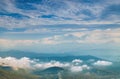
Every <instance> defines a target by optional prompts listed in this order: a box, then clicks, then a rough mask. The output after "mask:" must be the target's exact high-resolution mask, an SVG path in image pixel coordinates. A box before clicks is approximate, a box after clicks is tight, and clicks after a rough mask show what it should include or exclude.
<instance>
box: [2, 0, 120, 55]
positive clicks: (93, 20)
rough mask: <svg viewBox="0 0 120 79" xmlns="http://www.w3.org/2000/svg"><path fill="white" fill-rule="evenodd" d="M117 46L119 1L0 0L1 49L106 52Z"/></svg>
mask: <svg viewBox="0 0 120 79" xmlns="http://www.w3.org/2000/svg"><path fill="white" fill-rule="evenodd" d="M119 47H120V0H1V1H0V50H12V49H13V50H25V51H34V52H38V53H71V54H96V55H101V54H103V55H104V54H106V55H108V54H113V53H115V54H119V53H120V49H119ZM119 55H120V54H119Z"/></svg>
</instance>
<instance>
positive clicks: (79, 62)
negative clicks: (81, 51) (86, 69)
mask: <svg viewBox="0 0 120 79" xmlns="http://www.w3.org/2000/svg"><path fill="white" fill-rule="evenodd" d="M82 62H83V61H82V60H80V59H74V60H73V61H72V63H74V64H75V65H79V64H81V63H82Z"/></svg>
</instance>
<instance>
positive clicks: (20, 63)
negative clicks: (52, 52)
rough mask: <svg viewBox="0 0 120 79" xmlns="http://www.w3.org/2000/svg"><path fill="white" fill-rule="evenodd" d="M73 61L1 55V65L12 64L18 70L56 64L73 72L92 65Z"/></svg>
mask: <svg viewBox="0 0 120 79" xmlns="http://www.w3.org/2000/svg"><path fill="white" fill-rule="evenodd" d="M73 61H75V62H80V60H78V59H77V60H76V59H75V60H73ZM73 61H71V62H59V61H55V60H51V61H49V62H42V61H39V59H37V61H36V59H34V60H31V59H29V58H27V57H22V58H20V59H17V58H15V57H5V58H2V57H0V66H10V67H12V68H13V69H15V70H18V69H31V70H32V69H41V70H43V69H46V68H49V67H54V66H57V67H62V68H66V69H68V70H70V71H72V72H81V71H83V70H89V69H90V67H89V66H88V65H85V64H84V65H80V64H79V65H77V66H76V65H75V64H74V63H73Z"/></svg>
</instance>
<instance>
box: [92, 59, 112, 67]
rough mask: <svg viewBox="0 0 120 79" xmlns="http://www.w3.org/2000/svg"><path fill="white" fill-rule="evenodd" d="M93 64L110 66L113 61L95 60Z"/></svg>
mask: <svg viewBox="0 0 120 79" xmlns="http://www.w3.org/2000/svg"><path fill="white" fill-rule="evenodd" d="M93 65H97V66H110V65H112V62H109V61H100V60H98V61H96V62H94V63H93Z"/></svg>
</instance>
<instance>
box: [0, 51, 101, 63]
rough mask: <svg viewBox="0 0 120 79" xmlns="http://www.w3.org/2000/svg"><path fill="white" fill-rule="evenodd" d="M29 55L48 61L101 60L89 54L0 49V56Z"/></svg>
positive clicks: (17, 56)
mask: <svg viewBox="0 0 120 79" xmlns="http://www.w3.org/2000/svg"><path fill="white" fill-rule="evenodd" d="M8 56H11V57H16V58H21V57H29V58H31V59H40V60H41V61H42V60H43V61H49V60H57V61H65V62H66V61H67V62H69V61H72V60H74V59H81V60H90V59H94V60H102V59H101V58H98V57H95V56H91V55H80V56H76V55H67V54H49V53H45V54H43V53H34V52H25V51H18V50H10V51H0V57H8Z"/></svg>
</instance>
